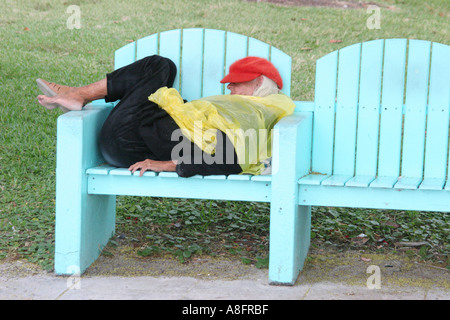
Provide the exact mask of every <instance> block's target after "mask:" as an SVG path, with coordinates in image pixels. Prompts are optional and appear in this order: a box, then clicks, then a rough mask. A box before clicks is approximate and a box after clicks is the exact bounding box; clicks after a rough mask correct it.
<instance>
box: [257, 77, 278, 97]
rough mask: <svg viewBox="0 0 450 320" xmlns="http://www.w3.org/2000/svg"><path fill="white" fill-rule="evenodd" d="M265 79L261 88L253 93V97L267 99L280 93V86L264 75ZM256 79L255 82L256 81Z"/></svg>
mask: <svg viewBox="0 0 450 320" xmlns="http://www.w3.org/2000/svg"><path fill="white" fill-rule="evenodd" d="M261 77H263V80H262V83H261V85H260V86H259V87H257V88H256V89H255V91H253V95H254V96H257V97H266V96H268V95H271V94H276V93H279V92H280V89H278V85H277V84H276V83H275V81H273V80H272V79H270V78H268V77H266V76H264V75H262V76H261ZM256 80H257V79H255V80H254V81H256Z"/></svg>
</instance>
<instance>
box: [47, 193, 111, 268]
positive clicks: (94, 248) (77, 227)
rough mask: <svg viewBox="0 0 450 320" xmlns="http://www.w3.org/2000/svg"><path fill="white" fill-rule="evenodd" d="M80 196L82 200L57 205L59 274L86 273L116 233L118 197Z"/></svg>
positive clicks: (56, 259)
mask: <svg viewBox="0 0 450 320" xmlns="http://www.w3.org/2000/svg"><path fill="white" fill-rule="evenodd" d="M61 197H62V196H61ZM61 197H58V196H57V202H58V201H62V199H61ZM76 198H78V199H79V200H81V201H79V202H78V201H77V200H74V201H72V202H67V201H64V202H63V204H60V205H58V204H57V206H56V208H57V209H56V225H55V239H56V241H55V273H56V274H59V275H70V274H82V273H83V272H84V271H85V270H86V269H87V268H88V267H89V266H90V265H91V264H92V263H93V262H94V261H95V260H96V259H97V258H98V256H99V255H100V253H101V251H102V249H103V248H104V247H105V246H106V245H107V244H108V241H109V239H110V238H111V236H112V235H113V234H114V229H115V204H116V201H115V196H94V195H87V194H85V195H82V196H81V197H80V196H78V197H76ZM76 202H78V203H76Z"/></svg>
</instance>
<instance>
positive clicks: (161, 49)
mask: <svg viewBox="0 0 450 320" xmlns="http://www.w3.org/2000/svg"><path fill="white" fill-rule="evenodd" d="M154 54H158V55H161V56H164V57H167V58H170V59H171V60H172V61H173V62H174V63H175V64H176V66H177V69H178V75H177V77H176V78H175V82H174V87H175V88H176V89H178V90H179V91H180V93H181V95H182V97H183V98H184V99H186V100H193V99H198V98H201V97H206V96H211V95H218V94H226V93H228V89H226V87H225V85H223V84H221V83H220V80H221V79H222V78H223V77H224V76H225V74H226V72H228V68H229V66H230V65H231V64H232V63H233V62H234V61H236V60H238V59H241V58H244V57H246V56H258V57H263V58H266V59H268V60H270V61H271V62H272V63H273V64H274V65H275V67H277V68H278V70H279V71H280V74H281V77H282V78H283V90H282V91H283V92H284V93H285V94H287V95H290V86H291V61H292V59H291V57H290V56H288V55H287V54H285V53H284V52H282V51H280V50H278V49H277V48H275V47H273V46H271V45H269V44H266V43H264V42H262V41H260V40H257V39H253V38H251V37H247V36H243V35H240V34H236V33H233V32H226V31H222V30H213V29H201V28H194V29H176V30H170V31H165V32H160V33H156V34H153V35H150V36H148V37H145V38H142V39H139V40H137V41H135V42H132V43H130V44H128V45H126V46H124V47H122V48H120V49H118V50H117V51H116V52H115V57H114V61H115V62H114V63H115V65H114V67H115V69H118V68H120V67H122V66H125V65H128V64H130V63H132V62H134V61H135V60H139V59H141V58H144V57H146V56H149V55H154Z"/></svg>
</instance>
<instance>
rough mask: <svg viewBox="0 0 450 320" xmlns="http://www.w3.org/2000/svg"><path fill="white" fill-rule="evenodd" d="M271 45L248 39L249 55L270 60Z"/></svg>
mask: <svg viewBox="0 0 450 320" xmlns="http://www.w3.org/2000/svg"><path fill="white" fill-rule="evenodd" d="M269 54H270V45H268V44H267V43H265V42H262V41H261V40H257V39H254V38H249V39H248V55H249V56H254V57H261V58H264V59H267V60H269V58H270V57H269Z"/></svg>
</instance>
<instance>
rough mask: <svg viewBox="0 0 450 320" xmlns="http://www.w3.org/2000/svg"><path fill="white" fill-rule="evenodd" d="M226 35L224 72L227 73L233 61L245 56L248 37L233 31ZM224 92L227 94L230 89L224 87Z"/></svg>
mask: <svg viewBox="0 0 450 320" xmlns="http://www.w3.org/2000/svg"><path fill="white" fill-rule="evenodd" d="M226 35H227V39H226V41H227V45H226V53H225V73H228V71H229V69H230V65H231V64H232V63H233V62H235V61H236V60H238V59H241V58H244V57H246V56H247V51H248V50H247V46H248V37H246V36H243V35H241V34H237V33H234V32H227V34H226ZM224 93H225V94H229V93H230V90H228V89H227V88H226V87H225V89H224Z"/></svg>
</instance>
